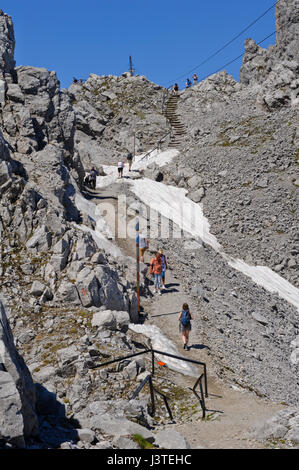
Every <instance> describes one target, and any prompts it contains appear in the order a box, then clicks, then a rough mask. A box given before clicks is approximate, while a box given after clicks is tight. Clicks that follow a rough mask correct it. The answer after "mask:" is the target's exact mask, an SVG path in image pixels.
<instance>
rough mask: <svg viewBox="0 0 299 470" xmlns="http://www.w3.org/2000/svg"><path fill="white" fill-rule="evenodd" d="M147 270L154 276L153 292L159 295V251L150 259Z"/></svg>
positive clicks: (160, 276) (160, 279)
mask: <svg viewBox="0 0 299 470" xmlns="http://www.w3.org/2000/svg"><path fill="white" fill-rule="evenodd" d="M149 272H150V274H151V275H153V276H154V283H155V289H154V293H156V292H158V294H159V295H161V281H162V256H161V253H157V254H156V256H155V257H154V258H152V259H151V262H150V269H149Z"/></svg>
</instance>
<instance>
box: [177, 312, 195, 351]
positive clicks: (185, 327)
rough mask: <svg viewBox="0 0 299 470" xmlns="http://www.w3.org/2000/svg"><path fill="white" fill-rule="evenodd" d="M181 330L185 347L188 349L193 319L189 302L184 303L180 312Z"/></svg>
mask: <svg viewBox="0 0 299 470" xmlns="http://www.w3.org/2000/svg"><path fill="white" fill-rule="evenodd" d="M178 320H179V322H180V323H179V330H180V332H181V333H182V340H183V343H184V349H187V350H188V341H189V333H190V331H191V320H193V315H192V313H191V312H190V310H189V305H188V304H183V307H182V311H181V312H180V314H179V318H178Z"/></svg>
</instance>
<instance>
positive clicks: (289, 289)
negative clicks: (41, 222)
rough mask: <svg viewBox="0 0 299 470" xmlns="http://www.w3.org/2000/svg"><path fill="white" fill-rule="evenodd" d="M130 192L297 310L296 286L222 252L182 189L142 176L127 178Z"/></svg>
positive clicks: (263, 267) (297, 296) (265, 268)
mask: <svg viewBox="0 0 299 470" xmlns="http://www.w3.org/2000/svg"><path fill="white" fill-rule="evenodd" d="M130 184H131V189H132V191H133V193H134V194H135V195H136V196H137V197H138V198H139V199H140V200H141V201H142V202H143V203H144V204H146V205H148V206H150V207H151V208H152V209H154V210H155V211H157V212H158V213H160V214H161V215H162V216H164V217H166V218H168V219H170V220H172V221H173V222H174V223H175V224H176V225H177V226H178V227H179V228H180V229H182V230H184V231H185V232H188V233H189V234H191V235H192V236H193V237H194V238H200V239H201V240H202V241H203V242H204V243H206V244H208V245H210V246H211V247H212V248H213V249H214V250H215V251H216V252H217V253H219V254H221V255H222V256H223V258H224V259H225V260H226V262H227V263H228V264H229V265H230V266H231V267H233V268H234V269H236V270H238V271H240V272H242V273H243V274H245V275H246V276H248V277H250V278H251V279H252V280H253V281H254V282H255V283H256V284H258V285H260V286H262V287H264V288H265V289H266V290H268V291H269V292H271V293H274V292H275V293H277V294H278V295H279V296H280V297H282V298H283V299H285V300H286V301H288V302H289V303H291V304H292V305H294V306H295V307H296V308H297V310H298V311H299V289H297V288H296V287H294V286H293V285H292V284H290V283H289V282H288V281H286V280H285V279H283V278H282V277H281V276H279V275H278V274H277V273H275V272H274V271H272V270H271V269H270V268H268V267H265V266H249V265H248V264H246V263H245V262H244V261H242V260H240V259H234V258H233V257H231V256H229V255H226V254H225V253H224V251H223V248H222V246H221V245H220V244H219V243H218V241H217V239H216V237H215V236H214V235H212V234H211V233H210V224H209V222H208V220H207V218H206V217H205V216H204V215H203V211H202V207H201V205H199V204H196V203H195V202H193V201H191V200H190V199H188V198H187V197H186V193H187V191H186V190H185V189H183V188H177V187H174V186H167V185H165V184H164V183H159V182H157V181H152V180H150V179H147V178H144V179H139V180H132V181H130Z"/></svg>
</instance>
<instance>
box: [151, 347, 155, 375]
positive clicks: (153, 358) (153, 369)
mask: <svg viewBox="0 0 299 470" xmlns="http://www.w3.org/2000/svg"><path fill="white" fill-rule="evenodd" d="M151 351H152V375H154V374H155V353H154V350H153V348H152V346H151Z"/></svg>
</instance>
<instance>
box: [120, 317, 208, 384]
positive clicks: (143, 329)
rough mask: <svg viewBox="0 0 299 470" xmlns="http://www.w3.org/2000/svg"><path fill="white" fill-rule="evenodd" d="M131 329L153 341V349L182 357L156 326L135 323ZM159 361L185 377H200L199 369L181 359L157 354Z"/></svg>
mask: <svg viewBox="0 0 299 470" xmlns="http://www.w3.org/2000/svg"><path fill="white" fill-rule="evenodd" d="M129 328H130V329H131V330H132V331H135V332H136V333H141V334H143V335H144V336H146V337H147V338H150V339H151V342H152V347H153V349H156V350H157V351H162V352H167V353H169V354H173V355H176V356H181V354H180V353H179V352H178V350H177V348H176V346H175V345H174V344H173V343H172V341H170V340H169V339H168V338H167V337H166V336H164V335H163V333H162V332H161V330H160V328H158V327H157V326H155V325H140V324H135V323H130V324H129ZM156 357H158V359H159V360H162V361H163V362H165V364H166V365H167V367H168V368H169V369H172V370H175V371H176V372H180V373H181V374H184V375H190V376H192V377H198V376H199V374H200V373H199V371H198V370H197V367H195V366H193V365H190V364H189V363H188V362H184V361H181V360H179V359H174V358H171V357H168V356H164V355H162V354H156Z"/></svg>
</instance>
